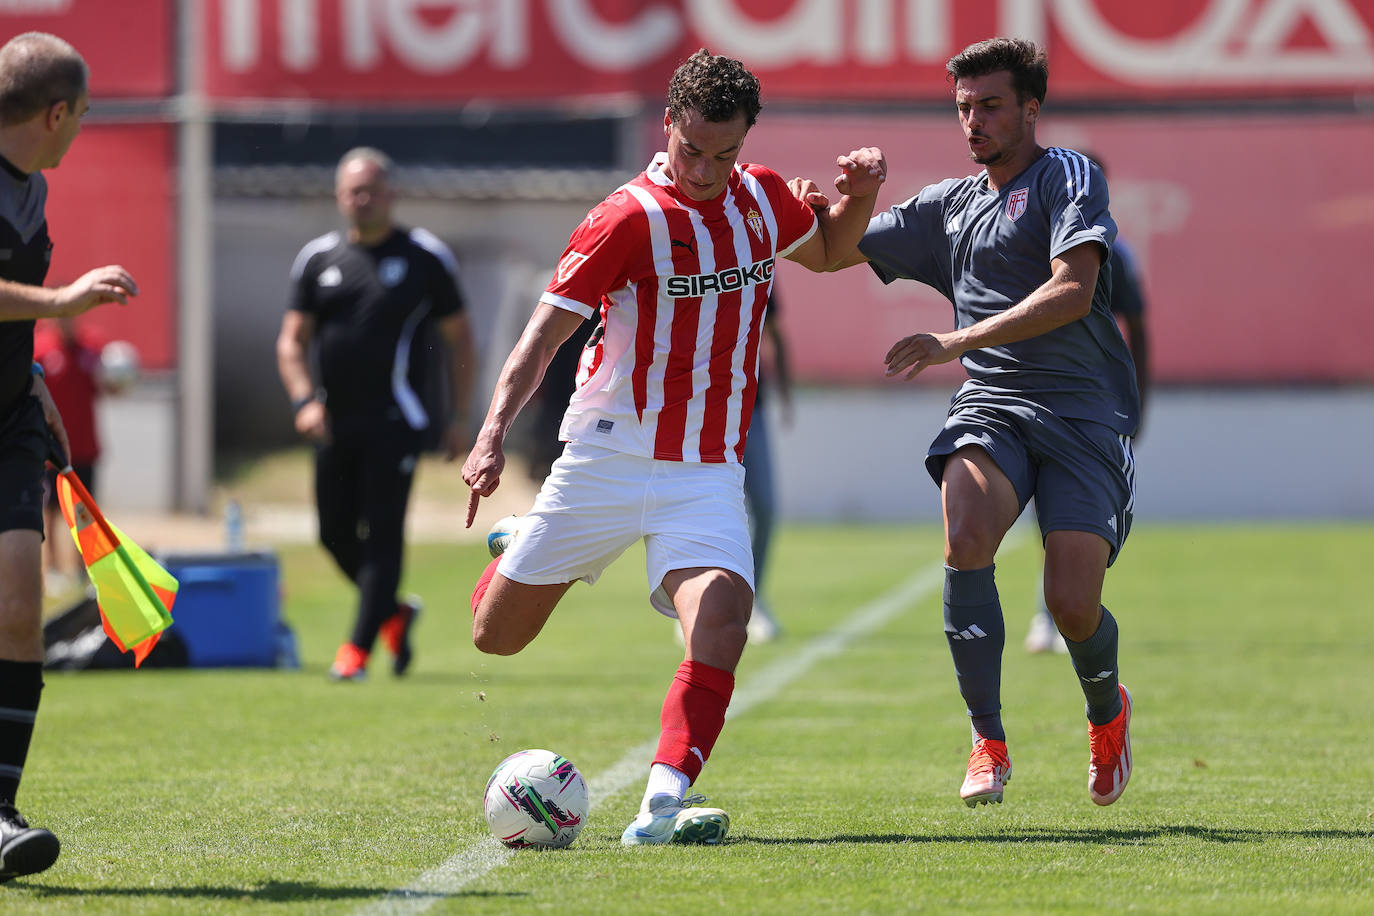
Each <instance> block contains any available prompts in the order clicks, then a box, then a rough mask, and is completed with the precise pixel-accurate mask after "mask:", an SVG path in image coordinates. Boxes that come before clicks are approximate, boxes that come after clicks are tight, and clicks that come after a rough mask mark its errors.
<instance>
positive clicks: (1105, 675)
mask: <svg viewBox="0 0 1374 916" xmlns="http://www.w3.org/2000/svg"><path fill="white" fill-rule="evenodd" d="M1115 673H1116V672H1115V671H1099V672H1097V677H1083V676H1082V675H1079V680H1082V681H1087V682H1088V683H1089V684H1096V683H1098V682H1100V681H1105V680H1106V679H1107V678H1109V677H1111V676H1112V675H1113V674H1115Z"/></svg>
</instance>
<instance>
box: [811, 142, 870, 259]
mask: <svg viewBox="0 0 1374 916" xmlns="http://www.w3.org/2000/svg"><path fill="white" fill-rule="evenodd" d="M835 164H836V165H837V166H839V168H840V174H839V175H837V176H835V182H834V183H835V189H836V190H837V191H839V192H840V199H839V200H837V201H836V202H835V203H834V204H831V203H830V198H829V197H828V196H827V195H825V194H823V193H821V192H820V190H819V189H818V188H816V186H815V184H814V183H812V182H809V181H808V180H807V179H797V178H794V179H793V180H792V181H790V182H788V188H789V189H790V190H791V191H792V194H793V196H795V197H797V199H799V200H801V201H803V202H804V203H806V204H808V205H810V206H811V207H812V208H813V209H814V210H815V211H816V218H817V220H818V221H819V223H820V226H819V230H818V231H817V232H816V233H815V234H814V235H812V236H811V238H809V239H807V240H806V241H805V242H804V243H802V244H801V245H799V246H798V247H797V248H796V249H795V250H793V251H792V252H791V253H790V254H788V255H787V258H788V260H791V261H795V262H797V263H798V264H800V265H802V266H803V267H805V268H807V269H808V270H813V271H817V272H820V271H827V270H835V269H838V268H837V266H836V265H839V264H840V263H841V262H848V263H859V262H858V261H851V260H850V258H852V257H853V256H854V255H855V254H857V252H858V248H859V242H860V241H861V240H862V239H863V235H864V230H865V229H867V228H868V221H869V219H871V218H872V216H873V206H874V204H876V203H877V201H878V190H879V189H880V188H881V187H882V185H883V182H884V181H886V180H887V161H886V160H885V159H884V158H883V151H882V150H880V149H878V148H877V147H875V146H866V147H864V148H862V149H856V150H854V151H853V152H851V153H849V154H848V155H846V156H840V157H838V158H837V159H836V160H835ZM799 191H800V193H799Z"/></svg>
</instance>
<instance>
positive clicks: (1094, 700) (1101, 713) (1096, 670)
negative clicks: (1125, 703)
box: [1064, 607, 1121, 725]
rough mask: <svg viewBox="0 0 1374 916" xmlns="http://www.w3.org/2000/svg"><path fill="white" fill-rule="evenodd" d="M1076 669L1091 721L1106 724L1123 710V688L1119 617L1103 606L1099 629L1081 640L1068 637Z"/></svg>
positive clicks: (1067, 640) (1066, 641)
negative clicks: (1119, 672)
mask: <svg viewBox="0 0 1374 916" xmlns="http://www.w3.org/2000/svg"><path fill="white" fill-rule="evenodd" d="M1064 642H1065V644H1066V645H1067V646H1068V647H1069V658H1070V659H1072V660H1073V670H1074V671H1076V672H1077V673H1078V683H1079V686H1081V687H1082V688H1083V696H1084V697H1085V698H1086V699H1087V701H1088V721H1089V722H1091V723H1092V724H1094V725H1106V724H1107V723H1108V722H1110V721H1112V720H1113V719H1115V718H1116V717H1117V715H1118V714H1119V713H1120V712H1121V691H1120V690H1118V689H1117V687H1118V684H1119V680H1118V678H1117V671H1116V646H1117V631H1116V618H1115V617H1113V616H1112V614H1111V611H1108V610H1107V609H1106V608H1105V607H1104V608H1102V622H1101V623H1099V624H1098V625H1097V632H1096V633H1094V634H1093V635H1091V636H1089V637H1088V638H1087V639H1085V640H1083V641H1082V642H1074V641H1073V640H1072V639H1065V640H1064Z"/></svg>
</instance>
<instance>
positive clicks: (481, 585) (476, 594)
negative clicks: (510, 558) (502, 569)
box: [472, 557, 501, 616]
mask: <svg viewBox="0 0 1374 916" xmlns="http://www.w3.org/2000/svg"><path fill="white" fill-rule="evenodd" d="M500 562H501V558H500V557H497V558H496V559H494V560H492V561H491V562H490V563H488V564H487V568H486V569H484V570H482V575H480V576H478V577H477V585H476V587H475V588H473V590H472V613H473V615H474V616H476V614H477V605H479V604H481V603H482V596H483V595H485V594H486V593H487V589H488V588H490V587H491V577H492V576H494V575H496V565H497V564H498V563H500Z"/></svg>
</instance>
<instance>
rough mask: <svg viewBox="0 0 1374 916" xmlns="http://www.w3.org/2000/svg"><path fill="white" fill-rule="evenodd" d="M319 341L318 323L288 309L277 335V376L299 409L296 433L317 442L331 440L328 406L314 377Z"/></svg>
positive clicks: (294, 310)
mask: <svg viewBox="0 0 1374 916" xmlns="http://www.w3.org/2000/svg"><path fill="white" fill-rule="evenodd" d="M314 337H315V319H314V317H312V316H311V315H309V314H307V313H305V312H302V311H299V310H298V309H287V312H286V314H285V315H284V316H283V317H282V321H281V333H280V334H278V335H277V373H278V374H279V375H280V376H281V383H282V387H284V388H285V389H286V396H287V398H289V399H290V401H291V403H292V404H293V405H297V407H296V416H295V425H296V432H297V433H299V434H300V435H302V436H304V437H305V438H307V439H309V440H311V441H313V442H323V441H325V440H326V439H328V438H329V417H328V414H327V412H326V411H325V409H324V404H323V403H321V401H320V400H319V398H317V397H315V382H314V380H313V379H311V377H310V365H309V362H308V360H309V352H310V341H311V340H313V339H314Z"/></svg>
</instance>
